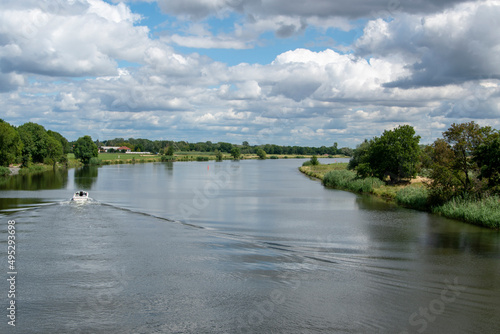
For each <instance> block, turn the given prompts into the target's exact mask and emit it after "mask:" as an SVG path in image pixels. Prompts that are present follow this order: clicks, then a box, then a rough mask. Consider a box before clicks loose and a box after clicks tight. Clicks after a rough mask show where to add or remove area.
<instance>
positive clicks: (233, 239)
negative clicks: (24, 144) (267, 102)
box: [0, 159, 500, 334]
mask: <svg viewBox="0 0 500 334" xmlns="http://www.w3.org/2000/svg"><path fill="white" fill-rule="evenodd" d="M303 161H304V160H295V159H290V160H265V161H257V160H248V161H240V162H233V161H225V162H219V163H216V162H175V163H149V164H136V165H111V166H103V167H99V168H96V167H95V168H82V169H78V170H75V169H71V170H69V171H66V172H56V173H54V172H48V173H44V174H41V175H31V176H16V177H11V178H10V179H9V180H8V181H3V183H1V184H0V189H1V190H0V221H1V229H0V249H1V252H0V255H1V257H0V268H2V269H1V277H3V279H2V280H1V281H2V283H1V284H0V296H1V297H0V298H1V299H0V300H1V305H2V308H1V309H2V310H3V311H0V313H2V315H1V317H0V319H3V320H1V321H0V332H1V333H23V334H24V333H499V332H500V316H499V314H500V234H499V232H498V231H492V230H488V229H485V228H480V227H476V226H471V225H467V224H463V223H461V222H457V221H453V220H449V219H445V218H442V217H438V216H434V215H430V214H427V213H422V212H417V211H413V210H407V209H403V208H398V207H396V206H394V205H390V204H387V203H385V202H383V201H381V200H378V199H374V198H372V197H369V196H360V195H356V194H352V193H349V192H343V191H337V190H332V189H326V188H324V187H323V186H322V185H321V184H320V183H319V182H318V181H315V180H311V179H309V178H308V177H306V176H305V175H303V174H301V173H300V172H299V171H298V170H297V167H298V166H300V165H301V164H302V162H303ZM325 162H333V161H332V160H327V161H325ZM79 189H84V190H88V191H89V192H90V197H92V201H89V202H88V203H86V204H75V203H72V202H70V201H69V199H70V198H71V195H72V193H73V192H74V191H76V190H79ZM12 220H13V221H15V237H16V239H15V242H16V244H15V245H16V249H15V251H16V253H15V256H16V258H15V261H16V262H15V270H16V275H15V276H16V277H15V297H13V298H11V297H8V292H9V289H11V288H12V286H11V285H10V282H9V281H8V280H7V279H8V278H10V276H9V275H8V274H7V273H8V272H9V269H8V257H7V240H8V236H9V234H8V221H12ZM13 300H14V301H15V305H16V309H15V317H16V318H15V325H16V326H15V327H13V326H11V325H9V324H8V322H9V321H11V320H10V319H9V318H8V317H7V316H8V315H9V312H10V311H9V310H7V308H8V307H9V305H10V304H9V303H10V302H11V301H13Z"/></svg>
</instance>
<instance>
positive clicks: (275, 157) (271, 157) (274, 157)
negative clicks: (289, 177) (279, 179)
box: [269, 155, 286, 159]
mask: <svg viewBox="0 0 500 334" xmlns="http://www.w3.org/2000/svg"><path fill="white" fill-rule="evenodd" d="M269 159H279V158H278V157H277V156H275V155H271V156H270V157H269ZM285 159H286V157H285Z"/></svg>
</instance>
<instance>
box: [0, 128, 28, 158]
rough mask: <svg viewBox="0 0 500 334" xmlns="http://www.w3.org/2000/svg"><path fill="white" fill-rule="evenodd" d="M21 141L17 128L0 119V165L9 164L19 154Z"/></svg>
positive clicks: (21, 146) (21, 145)
mask: <svg viewBox="0 0 500 334" xmlns="http://www.w3.org/2000/svg"><path fill="white" fill-rule="evenodd" d="M22 148H23V143H22V141H21V138H20V137H19V133H18V132H17V130H16V129H15V128H14V127H13V126H11V125H10V124H9V123H7V122H4V121H3V120H1V119H0V166H9V165H10V164H11V163H13V162H15V161H16V159H17V158H19V157H20V156H21V153H22Z"/></svg>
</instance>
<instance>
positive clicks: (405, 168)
mask: <svg viewBox="0 0 500 334" xmlns="http://www.w3.org/2000/svg"><path fill="white" fill-rule="evenodd" d="M419 142H420V136H417V135H415V130H414V128H413V127H411V126H409V125H402V126H399V127H397V128H396V129H393V130H387V131H384V133H383V134H382V135H381V136H380V137H374V138H372V139H370V140H368V139H366V140H365V141H364V142H363V143H361V144H360V145H358V146H357V148H356V149H355V150H354V153H353V156H352V158H351V160H350V161H349V165H348V168H349V169H351V170H355V171H356V173H357V175H358V177H359V178H365V177H369V176H374V177H377V178H379V179H381V180H384V181H386V182H392V183H399V182H401V181H405V180H409V179H411V178H413V177H415V176H416V175H417V173H418V174H421V175H424V176H428V177H429V178H430V184H429V191H430V197H429V200H430V201H431V202H432V203H434V204H439V203H444V202H446V201H449V200H450V199H452V198H454V197H457V196H461V197H464V196H477V197H481V196H488V195H490V194H499V193H500V132H499V131H498V130H494V129H492V128H491V127H489V126H483V127H481V126H479V125H478V124H476V123H474V122H469V123H461V124H455V123H454V124H452V125H451V127H450V128H449V129H448V130H447V131H445V132H443V137H442V138H438V139H436V140H435V141H434V142H433V143H432V144H429V145H419Z"/></svg>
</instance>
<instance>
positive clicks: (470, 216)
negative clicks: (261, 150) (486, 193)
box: [433, 196, 500, 229]
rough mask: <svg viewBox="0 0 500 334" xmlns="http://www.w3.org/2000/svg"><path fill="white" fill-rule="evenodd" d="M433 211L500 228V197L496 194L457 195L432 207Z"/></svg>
mask: <svg viewBox="0 0 500 334" xmlns="http://www.w3.org/2000/svg"><path fill="white" fill-rule="evenodd" d="M433 212H435V213H439V214H442V215H443V216H446V217H449V218H453V219H460V220H462V221H465V222H467V223H471V224H477V225H481V226H486V227H490V228H496V229H498V228H500V197H498V196H491V197H487V198H483V199H477V198H470V197H467V196H465V197H464V198H459V197H457V198H454V199H452V200H450V201H448V202H447V203H445V204H443V205H441V206H439V207H436V208H434V210H433Z"/></svg>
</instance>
